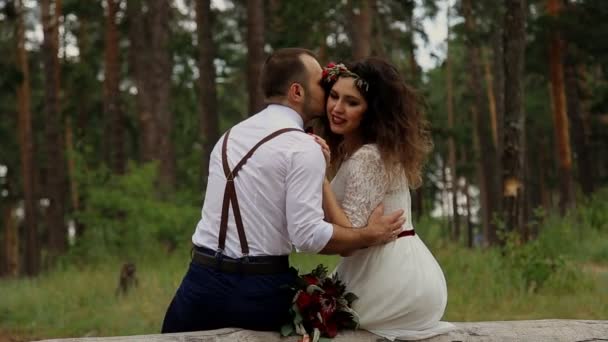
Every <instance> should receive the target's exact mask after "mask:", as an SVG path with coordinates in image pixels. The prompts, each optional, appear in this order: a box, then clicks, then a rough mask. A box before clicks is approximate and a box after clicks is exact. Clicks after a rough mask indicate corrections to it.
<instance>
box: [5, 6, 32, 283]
mask: <svg viewBox="0 0 608 342" xmlns="http://www.w3.org/2000/svg"><path fill="white" fill-rule="evenodd" d="M15 4H16V5H17V7H16V11H17V17H16V18H17V25H16V35H15V36H16V38H17V39H16V41H17V49H16V51H17V64H18V65H17V67H18V69H19V70H20V72H21V75H22V79H21V84H20V85H19V86H18V88H17V111H18V113H19V120H18V131H19V153H20V156H21V182H22V184H23V209H24V220H23V225H24V230H25V273H26V274H27V275H29V276H34V275H36V274H38V273H39V272H40V248H39V246H38V220H37V218H38V215H37V206H36V197H35V190H34V187H35V184H36V182H35V172H34V137H33V134H32V112H31V106H30V99H31V90H30V71H29V65H28V57H27V51H26V49H25V25H24V20H23V16H24V15H25V6H23V0H17V1H15ZM5 238H6V236H5Z"/></svg>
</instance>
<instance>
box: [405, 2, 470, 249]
mask: <svg viewBox="0 0 608 342" xmlns="http://www.w3.org/2000/svg"><path fill="white" fill-rule="evenodd" d="M450 12H451V11H450V6H449V4H448V9H447V35H446V43H447V44H446V45H447V49H446V55H445V78H446V100H447V106H446V108H447V112H448V131H449V132H450V133H449V136H448V165H449V167H450V176H451V179H450V194H451V199H452V221H453V223H454V224H453V230H452V237H453V238H454V240H456V241H458V240H459V239H460V219H459V217H458V173H457V172H456V139H455V138H454V135H455V133H456V132H455V130H454V82H453V80H452V58H451V56H450V39H451V38H450V31H451V28H450ZM412 15H413V13H412Z"/></svg>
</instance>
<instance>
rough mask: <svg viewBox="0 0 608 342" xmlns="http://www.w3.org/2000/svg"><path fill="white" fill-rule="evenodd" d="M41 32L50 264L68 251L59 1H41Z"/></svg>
mask: <svg viewBox="0 0 608 342" xmlns="http://www.w3.org/2000/svg"><path fill="white" fill-rule="evenodd" d="M41 12H42V26H43V32H44V41H43V49H42V53H43V59H44V74H45V99H44V112H45V123H46V147H47V150H46V157H47V162H46V176H47V179H46V185H47V188H46V191H45V192H46V196H47V197H48V198H49V200H50V204H49V208H48V216H47V217H48V218H47V222H48V224H47V226H48V237H49V239H48V243H49V246H48V248H49V257H50V261H52V260H53V259H54V258H55V257H56V256H58V255H60V254H61V253H63V252H64V251H65V250H66V249H67V229H66V225H65V220H64V214H65V198H66V196H65V194H66V189H67V176H66V158H65V140H64V132H63V127H64V121H63V117H62V114H61V109H60V99H59V92H60V80H59V77H60V65H59V56H58V52H59V18H60V17H61V0H55V1H54V2H53V4H51V0H42V3H41Z"/></svg>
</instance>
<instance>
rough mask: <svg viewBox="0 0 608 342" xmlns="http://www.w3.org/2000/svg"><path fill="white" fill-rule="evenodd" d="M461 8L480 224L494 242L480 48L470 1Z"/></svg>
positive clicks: (489, 144) (491, 165)
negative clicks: (479, 198)
mask: <svg viewBox="0 0 608 342" xmlns="http://www.w3.org/2000/svg"><path fill="white" fill-rule="evenodd" d="M462 11H463V16H464V18H465V29H466V32H467V35H466V37H467V39H466V45H467V61H468V83H469V91H471V95H472V103H471V114H472V118H473V125H474V139H473V141H474V148H475V150H476V153H475V154H476V156H475V160H476V163H477V175H478V183H479V190H480V197H481V210H482V215H481V217H482V225H483V227H484V236H485V239H486V243H488V244H493V243H494V242H495V240H496V239H495V236H496V232H495V227H494V225H493V223H492V217H493V216H494V213H495V210H496V207H495V205H496V203H497V202H498V195H497V193H496V191H495V189H494V184H495V182H494V181H493V179H494V177H495V174H496V171H497V168H496V165H495V163H494V158H493V156H494V155H495V153H496V150H495V148H494V145H493V143H492V139H491V133H490V120H489V118H490V116H489V115H482V114H483V112H482V111H483V108H485V107H486V106H485V105H484V103H485V102H484V97H483V87H482V83H481V80H482V77H483V76H482V68H481V48H480V44H479V38H478V32H477V25H476V23H475V17H474V15H473V8H472V2H471V0H463V1H462Z"/></svg>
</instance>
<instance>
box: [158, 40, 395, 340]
mask: <svg viewBox="0 0 608 342" xmlns="http://www.w3.org/2000/svg"><path fill="white" fill-rule="evenodd" d="M321 77H322V69H321V66H320V65H319V62H318V61H317V60H316V58H315V56H314V54H313V53H312V52H310V51H308V50H304V49H298V48H289V49H281V50H277V51H275V52H274V53H273V54H272V55H271V56H270V57H269V58H268V59H267V60H266V62H265V64H264V69H263V71H262V75H261V85H262V88H263V92H264V96H265V100H266V103H268V107H266V108H265V109H264V110H262V111H261V112H259V113H257V114H256V115H254V116H252V117H251V118H249V119H247V120H245V121H243V122H241V123H239V124H237V125H236V126H234V127H232V128H231V129H230V130H228V132H226V133H225V134H224V136H223V137H222V138H220V140H219V141H218V143H217V144H216V145H215V148H214V149H213V151H212V153H211V157H210V161H209V179H208V181H207V191H206V194H205V201H204V205H203V210H202V218H201V220H200V221H199V223H198V225H197V227H196V231H195V232H194V235H193V236H192V242H193V243H194V249H193V252H192V262H191V263H190V267H189V269H188V272H187V273H186V275H185V277H184V279H183V280H182V283H181V285H180V287H179V288H178V290H177V293H176V294H175V297H174V298H173V300H172V302H171V304H170V305H169V308H168V309H167V313H166V315H165V319H164V322H163V327H162V332H163V333H169V332H182V331H195V330H209V329H218V328H224V327H240V328H244V329H251V330H277V329H279V327H280V326H281V325H282V324H283V323H285V321H286V318H287V312H288V309H289V307H290V306H291V300H292V297H291V296H292V292H291V291H290V290H289V289H288V286H289V285H291V284H293V282H294V280H295V278H296V276H297V275H296V274H295V272H294V271H293V269H291V268H290V267H289V260H288V255H289V253H290V252H291V250H292V246H295V248H296V250H298V251H302V252H309V253H322V254H338V253H348V252H351V251H354V250H356V249H359V248H364V247H368V246H371V245H376V244H382V243H386V242H388V241H391V240H393V239H394V238H395V237H396V235H397V233H398V231H399V230H400V227H401V225H402V224H403V222H404V219H403V218H402V217H401V215H402V214H403V211H402V210H400V211H398V212H395V213H392V214H390V215H387V216H382V208H378V209H376V210H375V211H374V213H373V214H372V216H371V217H370V219H369V222H368V225H367V226H365V227H363V228H360V229H352V228H346V227H340V226H338V225H335V224H334V225H332V224H330V223H328V222H326V221H324V220H323V216H324V215H323V210H322V185H323V180H324V178H325V159H324V157H323V154H322V152H321V148H320V147H319V145H317V143H316V142H315V141H314V139H313V138H312V137H310V136H309V135H307V134H305V133H304V131H303V127H304V123H305V122H307V121H308V120H310V119H313V118H315V117H318V116H321V115H323V112H324V107H325V103H324V102H325V94H324V91H323V89H322V87H321Z"/></svg>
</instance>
